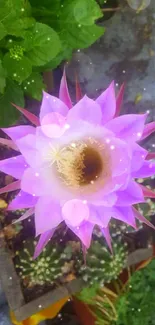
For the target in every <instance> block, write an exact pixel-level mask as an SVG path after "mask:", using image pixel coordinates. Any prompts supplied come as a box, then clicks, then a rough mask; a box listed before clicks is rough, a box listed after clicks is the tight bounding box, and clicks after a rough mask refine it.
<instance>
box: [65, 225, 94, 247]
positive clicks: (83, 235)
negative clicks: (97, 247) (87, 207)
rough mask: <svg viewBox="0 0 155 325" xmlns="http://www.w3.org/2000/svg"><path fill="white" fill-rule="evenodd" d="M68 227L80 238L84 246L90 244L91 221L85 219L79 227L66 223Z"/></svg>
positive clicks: (92, 226)
mask: <svg viewBox="0 0 155 325" xmlns="http://www.w3.org/2000/svg"><path fill="white" fill-rule="evenodd" d="M68 227H69V228H70V229H71V230H72V231H73V232H74V233H75V235H76V236H78V237H79V238H80V240H81V241H82V243H83V245H84V246H85V247H86V248H89V246H90V244H91V238H92V232H93V228H94V225H93V224H92V223H90V222H88V221H86V222H84V223H83V224H82V225H80V226H79V227H71V226H70V225H68Z"/></svg>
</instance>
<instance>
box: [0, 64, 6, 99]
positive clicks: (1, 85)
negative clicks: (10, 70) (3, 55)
mask: <svg viewBox="0 0 155 325" xmlns="http://www.w3.org/2000/svg"><path fill="white" fill-rule="evenodd" d="M5 78H6V71H5V69H4V68H3V66H2V62H1V60H0V93H2V94H3V92H4V89H5V85H6V80H5Z"/></svg>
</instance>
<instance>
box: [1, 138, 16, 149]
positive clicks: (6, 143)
mask: <svg viewBox="0 0 155 325" xmlns="http://www.w3.org/2000/svg"><path fill="white" fill-rule="evenodd" d="M0 144H2V145H3V146H7V147H9V148H11V149H13V150H16V151H19V150H18V148H17V146H16V145H15V144H14V143H13V141H12V140H8V139H4V138H0Z"/></svg>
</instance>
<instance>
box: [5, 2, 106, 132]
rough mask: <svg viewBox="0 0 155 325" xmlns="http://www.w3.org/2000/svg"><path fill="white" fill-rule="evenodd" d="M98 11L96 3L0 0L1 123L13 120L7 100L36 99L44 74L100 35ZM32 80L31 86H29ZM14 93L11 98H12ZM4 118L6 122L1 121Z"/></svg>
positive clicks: (13, 111) (19, 103)
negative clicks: (96, 22) (97, 22)
mask: <svg viewBox="0 0 155 325" xmlns="http://www.w3.org/2000/svg"><path fill="white" fill-rule="evenodd" d="M101 16H102V12H101V10H100V8H99V6H98V5H97V3H96V0H78V1H77V0H65V1H62V0H53V1H49V0H44V1H41V0H37V1H36V0H1V3H0V104H1V107H0V109H1V114H0V115H1V121H0V123H1V125H2V124H3V126H5V125H8V124H10V123H12V122H15V120H16V118H17V112H16V110H15V108H11V104H10V103H11V102H12V101H13V102H14V103H15V104H18V105H22V106H23V105H24V99H23V98H24V94H28V95H29V96H31V97H33V98H35V99H38V100H40V99H41V95H42V89H44V88H45V87H44V84H43V80H42V72H44V71H46V70H50V69H53V68H55V67H56V66H57V65H59V64H60V63H61V61H62V60H66V59H69V58H70V57H71V55H72V52H73V50H75V49H78V48H86V47H88V46H90V45H91V44H92V43H93V42H95V41H96V40H97V39H98V38H99V37H100V36H101V35H102V34H103V32H104V30H103V28H102V27H98V26H97V25H96V24H95V21H96V19H98V18H100V17H101ZM30 80H34V83H33V85H32V84H31V87H30V86H27V85H29V82H30ZM12 89H15V92H14V93H15V95H14V96H13V95H12ZM3 118H4V119H3Z"/></svg>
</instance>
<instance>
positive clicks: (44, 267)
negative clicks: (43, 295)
mask: <svg viewBox="0 0 155 325" xmlns="http://www.w3.org/2000/svg"><path fill="white" fill-rule="evenodd" d="M35 244H36V243H35V242H28V243H27V242H26V243H24V248H23V250H21V251H17V252H16V257H18V263H16V268H17V270H18V271H19V276H20V277H21V279H22V281H23V282H26V283H27V282H28V285H29V286H34V285H37V284H39V285H43V284H53V283H54V281H56V280H57V279H58V278H60V277H61V276H62V275H63V272H62V267H63V264H64V258H63V256H62V254H61V249H60V248H59V247H58V246H51V245H47V247H46V248H44V250H43V252H42V254H41V255H40V256H39V257H38V258H37V259H35V260H34V259H33V250H34V247H35Z"/></svg>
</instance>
